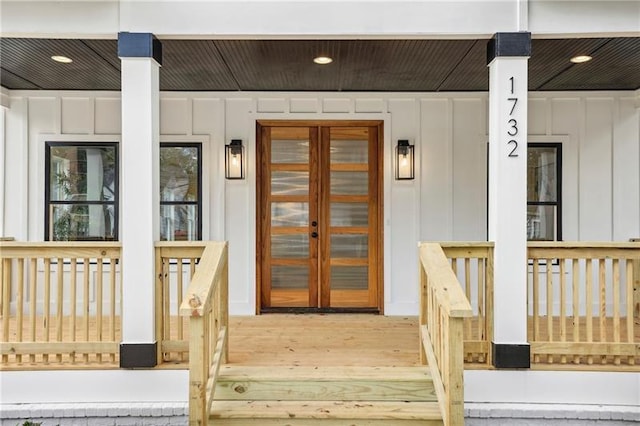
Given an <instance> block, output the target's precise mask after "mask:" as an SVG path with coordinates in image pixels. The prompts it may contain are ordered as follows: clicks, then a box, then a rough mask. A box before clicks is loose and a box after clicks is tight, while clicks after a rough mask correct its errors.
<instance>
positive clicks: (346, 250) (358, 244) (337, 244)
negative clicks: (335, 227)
mask: <svg viewBox="0 0 640 426" xmlns="http://www.w3.org/2000/svg"><path fill="white" fill-rule="evenodd" d="M368 240H369V237H368V236H367V235H351V234H348V235H332V236H331V257H357V258H366V257H367V256H368V250H369V246H368Z"/></svg>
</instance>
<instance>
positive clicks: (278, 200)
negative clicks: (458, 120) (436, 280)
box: [257, 121, 383, 312]
mask: <svg viewBox="0 0 640 426" xmlns="http://www.w3.org/2000/svg"><path fill="white" fill-rule="evenodd" d="M382 134H383V132H382V122H380V121H331V122H328V121H313V122H310V121H259V122H258V123H257V139H258V140H257V159H258V160H257V161H258V167H257V172H258V176H257V182H258V184H257V198H258V199H257V207H258V215H257V222H258V223H257V225H258V232H257V253H258V256H257V262H258V265H257V271H258V293H259V294H258V296H259V297H258V303H259V306H258V308H259V310H260V311H261V312H265V311H270V310H275V311H277V310H282V309H294V310H295V309H299V310H302V311H305V310H309V311H331V310H367V311H380V309H381V306H382V285H381V277H382V244H381V243H382V227H381V225H382V220H381V217H382V190H381V189H382V182H381V176H382V173H381V166H382V160H381V153H382V150H381V147H382Z"/></svg>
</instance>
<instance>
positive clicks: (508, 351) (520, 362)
mask: <svg viewBox="0 0 640 426" xmlns="http://www.w3.org/2000/svg"><path fill="white" fill-rule="evenodd" d="M491 354H492V356H493V366H494V367H495V368H531V346H529V345H528V344H522V345H510V344H504V343H495V342H491Z"/></svg>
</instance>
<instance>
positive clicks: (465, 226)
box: [4, 91, 640, 315]
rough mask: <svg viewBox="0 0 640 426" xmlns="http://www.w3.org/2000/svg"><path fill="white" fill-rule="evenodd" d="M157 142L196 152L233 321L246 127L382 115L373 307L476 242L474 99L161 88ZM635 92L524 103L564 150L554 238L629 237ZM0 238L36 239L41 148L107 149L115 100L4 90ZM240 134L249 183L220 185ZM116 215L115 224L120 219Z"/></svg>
mask: <svg viewBox="0 0 640 426" xmlns="http://www.w3.org/2000/svg"><path fill="white" fill-rule="evenodd" d="M160 102H161V103H160V114H161V118H160V122H161V123H160V132H161V140H162V141H165V142H168V141H172V140H175V141H183V142H184V141H194V142H202V143H203V156H204V158H203V169H204V176H203V188H204V189H205V191H204V193H203V202H204V209H203V215H204V218H203V219H204V227H203V237H204V238H205V239H213V240H224V239H226V240H229V241H230V259H231V262H230V277H231V280H232V286H231V292H230V299H231V312H232V313H234V314H252V313H254V311H255V260H254V259H255V204H256V203H255V161H256V157H255V120H256V119H259V118H270V119H285V118H287V119H292V118H293V119H318V118H320V119H357V118H360V119H382V120H384V125H385V135H384V136H385V147H384V158H383V161H384V176H385V180H384V192H385V194H384V202H385V206H384V216H385V221H384V236H385V242H384V247H385V274H384V279H385V311H386V313H387V314H390V315H394V314H414V313H416V312H417V305H416V300H417V285H416V282H417V277H416V271H417V266H416V264H417V258H416V244H417V242H418V241H420V240H457V241H463V240H485V239H486V235H487V234H486V220H487V218H486V212H487V205H486V193H487V188H486V154H487V108H488V99H487V95H486V93H460V94H458V93H456V94H450V93H449V94H447V93H444V94H397V93H396V94H394V93H390V94H367V93H352V94H348V93H162V94H161V101H160ZM637 105H638V93H636V92H581V93H577V92H562V93H530V94H529V134H530V137H529V140H530V141H549V142H562V143H563V160H564V164H563V228H564V239H565V240H583V241H591V240H592V241H626V240H627V239H628V238H631V237H638V236H640V172H639V170H640V111H639V110H638V107H637ZM5 127H6V128H5V132H6V146H5V157H6V162H5V164H4V170H5V173H6V182H7V184H6V185H5V191H4V198H5V210H4V229H5V235H6V236H14V237H16V238H17V239H19V240H32V241H41V240H42V239H43V237H44V229H43V228H44V219H43V212H44V143H45V142H46V141H47V140H58V141H59V140H74V141H77V140H102V141H104V140H119V134H120V127H121V125H120V94H119V93H117V92H96V93H91V92H82V93H77V92H29V91H13V92H11V108H10V109H8V110H7V111H6V126H5ZM235 138H240V139H242V140H243V141H244V142H245V145H246V152H247V156H248V165H249V167H248V171H247V179H245V180H242V181H226V180H225V179H224V153H223V151H224V144H225V143H228V141H229V140H231V139H235ZM398 139H409V140H410V141H412V142H413V143H415V144H416V156H417V159H416V179H415V180H414V181H395V180H393V179H392V176H393V174H392V171H393V170H392V163H391V161H392V158H393V151H394V148H395V145H396V141H397V140H398ZM121 220H122V219H121Z"/></svg>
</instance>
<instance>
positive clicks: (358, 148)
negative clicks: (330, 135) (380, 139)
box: [330, 139, 369, 164]
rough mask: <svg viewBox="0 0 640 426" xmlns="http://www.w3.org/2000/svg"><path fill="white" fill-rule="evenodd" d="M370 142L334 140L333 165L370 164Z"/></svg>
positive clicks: (332, 146) (332, 143)
mask: <svg viewBox="0 0 640 426" xmlns="http://www.w3.org/2000/svg"><path fill="white" fill-rule="evenodd" d="M368 148H369V141H367V140H366V139H365V140H332V141H331V148H330V150H331V162H332V163H365V164H366V163H368V162H369V149H368Z"/></svg>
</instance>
